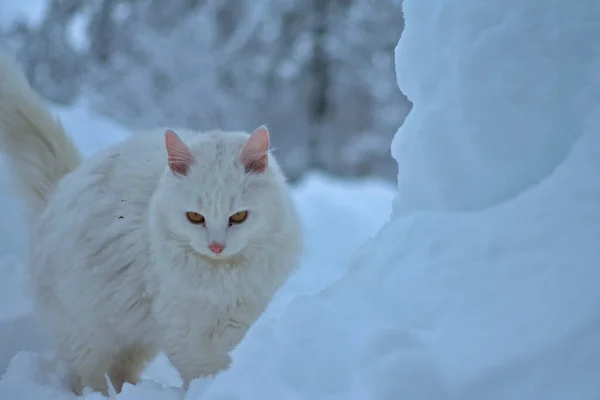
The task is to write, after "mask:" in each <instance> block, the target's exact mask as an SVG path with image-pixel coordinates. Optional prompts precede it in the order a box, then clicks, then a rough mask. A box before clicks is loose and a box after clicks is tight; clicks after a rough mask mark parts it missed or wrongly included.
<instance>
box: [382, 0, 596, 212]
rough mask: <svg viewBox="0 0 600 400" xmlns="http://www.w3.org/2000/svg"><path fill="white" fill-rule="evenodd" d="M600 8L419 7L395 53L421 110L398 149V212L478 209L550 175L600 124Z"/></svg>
mask: <svg viewBox="0 0 600 400" xmlns="http://www.w3.org/2000/svg"><path fill="white" fill-rule="evenodd" d="M599 7H600V5H599V4H598V2H597V1H595V0H580V1H576V2H568V1H561V0H547V1H534V0H523V1H522V0H510V1H509V0H507V1H504V0H492V1H476V0H460V1H457V0H439V1H438V0H435V1H432V0H422V1H414V0H408V1H406V2H405V3H404V5H403V9H404V12H405V18H406V28H405V31H404V33H403V40H401V41H400V43H399V45H398V48H397V52H396V63H397V76H398V80H399V85H400V87H401V88H402V90H403V91H404V93H406V95H407V96H408V97H409V98H410V99H411V100H412V101H413V103H414V107H415V109H414V110H413V111H412V112H411V113H410V115H409V117H408V119H407V120H406V122H405V123H404V125H403V128H402V130H401V132H400V134H399V135H397V136H396V138H395V140H394V144H393V155H394V157H395V158H396V160H397V161H398V164H399V175H398V182H399V189H400V192H401V196H400V197H399V198H398V200H397V202H396V212H398V213H402V214H405V213H407V212H409V211H411V210H414V209H429V210H467V211H468V210H476V209H481V208H485V207H487V206H491V205H493V204H496V203H499V202H502V201H505V200H507V199H509V198H511V197H513V196H515V195H516V194H518V193H520V192H522V191H524V190H526V189H528V188H529V187H531V186H532V185H534V184H536V183H537V182H539V181H541V180H543V179H544V178H546V177H547V176H548V175H549V174H550V173H551V172H552V171H553V169H554V168H555V167H556V165H558V164H559V163H560V162H561V161H563V160H564V158H565V157H566V155H567V154H568V152H569V149H570V148H571V146H572V144H573V143H574V142H575V141H576V140H577V138H579V137H581V135H582V134H583V133H584V132H585V131H587V130H589V129H591V128H592V127H597V126H598V125H599V122H600V121H599V118H600V114H599V113H598V112H597V107H598V99H599V98H600V90H599V89H600V79H599V78H600V76H599V74H598V71H599V70H600V68H599V67H600V65H599V64H598V61H599V60H598V52H599V51H600V43H599V42H598V41H597V40H594V39H591V38H596V37H598V36H599V35H600V25H598V17H599V13H600V11H599Z"/></svg>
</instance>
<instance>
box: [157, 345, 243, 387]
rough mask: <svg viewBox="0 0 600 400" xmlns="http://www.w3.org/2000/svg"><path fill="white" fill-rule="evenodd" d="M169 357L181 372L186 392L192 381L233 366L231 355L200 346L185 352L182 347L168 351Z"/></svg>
mask: <svg viewBox="0 0 600 400" xmlns="http://www.w3.org/2000/svg"><path fill="white" fill-rule="evenodd" d="M167 356H168V357H169V360H170V361H171V363H172V364H173V366H174V367H175V368H176V369H177V370H178V371H179V375H180V376H181V379H182V381H183V388H184V389H185V390H187V389H188V388H189V384H190V382H191V381H192V380H194V379H196V378H200V377H206V376H214V375H215V374H217V373H218V372H220V371H223V370H225V369H227V368H229V365H230V364H231V357H230V356H229V354H227V353H220V352H217V351H216V350H215V349H214V347H201V346H198V347H195V348H193V349H192V348H190V350H189V351H183V349H182V348H181V347H180V348H179V349H178V350H173V349H167Z"/></svg>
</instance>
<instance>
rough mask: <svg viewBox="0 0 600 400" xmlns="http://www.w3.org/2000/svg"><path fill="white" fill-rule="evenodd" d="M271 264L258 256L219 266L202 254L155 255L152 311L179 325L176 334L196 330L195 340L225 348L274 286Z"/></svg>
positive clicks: (256, 314) (261, 306) (253, 317)
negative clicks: (172, 256)
mask: <svg viewBox="0 0 600 400" xmlns="http://www.w3.org/2000/svg"><path fill="white" fill-rule="evenodd" d="M275 268H276V265H275V260H274V259H272V258H269V257H266V256H264V255H262V256H260V259H256V258H255V259H250V260H247V259H238V260H236V262H233V261H232V262H231V263H230V264H227V263H223V264H221V265H215V264H213V263H210V262H207V261H206V260H204V259H203V258H202V257H194V256H189V257H186V258H176V259H173V258H171V257H168V256H165V255H162V256H161V255H158V256H155V257H154V266H153V268H152V270H153V273H152V275H153V277H154V278H153V279H152V281H154V285H153V286H154V289H153V290H154V291H155V295H154V296H155V301H154V306H153V307H154V312H155V314H157V315H160V316H161V318H160V319H161V320H162V322H161V324H170V325H171V328H172V327H179V329H180V330H181V333H182V335H185V334H187V331H188V330H189V331H193V332H201V336H202V337H199V338H198V340H199V341H207V342H210V343H211V344H212V345H214V346H215V347H216V348H218V349H219V350H221V351H223V352H229V351H231V350H232V349H233V347H234V346H235V345H236V344H237V343H239V341H240V340H241V339H242V337H243V336H244V334H245V333H246V331H247V330H248V328H249V327H250V325H251V324H252V323H253V322H254V321H255V320H256V319H257V318H258V317H259V316H260V314H261V313H262V311H263V310H264V309H265V307H266V305H267V303H268V301H269V299H270V298H271V297H272V295H273V293H274V291H275V289H276V286H275V284H274V283H273V277H271V279H269V277H268V275H269V273H270V272H272V270H273V269H275ZM275 281H278V279H275Z"/></svg>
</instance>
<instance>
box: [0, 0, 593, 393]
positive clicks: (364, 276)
mask: <svg viewBox="0 0 600 400" xmlns="http://www.w3.org/2000/svg"><path fill="white" fill-rule="evenodd" d="M404 12H405V17H406V28H405V31H404V33H403V37H402V39H401V41H400V43H399V45H398V47H397V51H396V62H397V66H398V70H397V75H398V81H399V85H400V86H401V87H402V88H403V89H404V90H405V93H406V94H407V95H408V97H409V98H410V99H411V100H412V101H413V103H414V107H413V109H412V111H411V113H410V114H409V117H408V119H407V120H406V122H405V124H404V125H403V126H402V128H401V129H400V130H399V131H398V133H397V134H396V137H395V139H394V141H393V143H392V146H391V150H392V154H393V156H394V157H395V159H396V160H397V161H398V165H399V174H398V192H395V191H394V190H391V189H390V188H389V187H387V186H386V185H385V184H384V183H382V182H377V181H360V182H357V181H340V180H338V179H333V178H330V177H326V176H322V175H319V174H312V175H310V176H308V177H307V178H306V179H305V180H303V182H302V183H301V184H300V185H298V186H297V187H295V188H294V198H295V200H296V201H297V204H298V206H299V208H300V212H301V214H302V218H303V223H304V225H305V228H306V238H307V243H308V250H307V253H306V255H305V257H304V260H303V267H302V268H301V269H300V271H299V272H298V273H297V274H296V275H295V276H293V277H292V279H291V280H290V282H289V283H288V284H287V285H286V286H285V287H284V288H282V290H281V291H280V292H279V293H278V295H277V296H276V298H275V299H274V302H273V304H272V305H271V307H270V308H269V309H268V310H267V312H266V313H265V315H263V317H261V319H260V320H259V321H258V322H257V323H256V324H255V325H254V326H253V327H252V328H251V329H250V331H249V332H248V335H247V336H246V338H245V339H244V340H243V341H242V343H241V344H240V346H239V347H238V348H237V349H236V350H235V351H234V352H233V354H232V356H233V364H232V366H231V368H230V369H229V370H228V371H225V372H223V373H221V374H219V375H218V376H217V377H216V378H214V379H212V380H200V379H199V380H196V381H194V382H193V383H192V387H191V388H190V390H189V391H188V392H187V393H184V392H183V391H182V390H181V389H179V388H177V386H178V379H177V374H176V373H175V372H174V371H173V370H172V368H171V367H170V366H169V365H168V363H167V362H166V361H165V359H164V357H162V358H159V359H158V360H157V361H156V362H155V363H154V364H153V365H152V366H151V367H150V368H149V370H148V371H147V373H146V378H147V379H145V380H144V381H143V382H142V383H141V384H139V385H138V386H135V387H133V386H130V385H126V386H125V388H124V390H123V392H122V393H121V394H120V395H119V396H118V399H121V400H123V399H126V400H139V399H149V400H153V399H159V398H160V399H167V400H170V399H182V400H209V399H210V400H215V399H221V400H224V399H227V400H246V399H248V400H252V399H286V400H296V399H298V400H299V399H303V400H304V399H323V400H338V399H339V400H342V399H343V400H363V399H374V400H379V399H382V400H387V399H400V398H401V399H409V400H413V399H415V400H430V399H431V400H440V399H450V400H458V399H460V400H476V399H477V400H481V399H485V400H504V399H511V400H559V399H561V400H564V399H577V400H595V399H598V398H600V380H599V379H598V373H600V308H598V304H600V290H598V286H599V285H600V270H599V269H598V267H597V263H598V260H599V259H600V246H598V244H597V242H598V238H600V201H599V199H600V179H597V175H598V173H597V171H599V170H600V129H598V127H599V126H600V120H599V118H600V113H599V112H598V111H599V110H598V104H600V103H599V102H598V100H599V96H600V87H598V86H599V85H600V68H598V67H599V63H598V61H600V51H599V50H600V42H598V41H595V40H590V38H594V37H598V34H599V33H600V32H598V31H599V30H600V26H599V25H598V24H597V23H596V21H597V20H598V19H599V18H600V3H596V2H594V1H591V0H581V1H579V2H575V3H567V2H562V1H558V0H549V1H546V2H544V3H543V4H542V3H541V2H539V1H537V0H488V1H486V2H481V1H478V0H404ZM78 112H79V111H76V112H74V113H73V114H72V118H73V121H74V122H73V130H77V131H78V133H77V135H88V137H87V138H84V136H79V139H78V141H79V142H80V143H82V144H85V143H88V144H89V145H90V147H89V149H90V151H92V150H93V148H94V146H95V140H96V138H97V137H99V135H94V134H93V132H94V131H96V132H102V133H103V134H106V132H107V131H115V132H116V131H117V129H114V130H113V127H111V126H110V125H109V126H108V127H106V128H100V129H96V128H94V127H93V125H90V126H89V132H88V129H87V128H88V125H87V123H86V122H85V121H86V118H87V116H86V114H85V112H80V113H79V114H77V113H78ZM77 115H79V116H77ZM75 121H76V122H75ZM79 124H84V125H83V126H79V128H81V129H75V128H76V126H77V125H79ZM119 135H120V134H118V133H117V134H115V136H114V138H112V137H108V138H106V139H105V138H103V139H102V140H106V142H104V143H103V144H102V145H105V144H107V143H108V142H110V141H111V140H115V138H116V139H118V136H119ZM99 147H101V146H99ZM392 197H395V199H394V203H393V212H392V202H391V200H392ZM10 207H12V206H10ZM9 210H12V208H9ZM388 217H389V218H388ZM388 219H389V220H388ZM11 226H14V224H13V225H11ZM380 227H381V228H380ZM371 236H373V238H372V239H371V240H369V239H368V238H369V237H371ZM3 237H4V236H3ZM10 238H11V239H12V236H10ZM9 248H10V247H9ZM17 259H18V260H21V259H22V255H20V254H18V255H17ZM17 264H18V263H16V262H15V260H14V259H12V261H7V262H5V263H4V264H3V266H2V268H3V271H2V272H0V276H3V278H4V280H3V281H2V282H1V283H0V284H1V285H2V286H3V288H2V289H5V290H0V293H2V296H6V299H4V298H2V300H4V301H2V302H1V303H0V304H2V305H3V306H4V309H0V311H2V313H3V314H2V316H4V315H6V317H2V316H0V321H5V322H4V324H3V325H0V328H4V331H0V334H1V335H4V336H0V339H2V341H0V345H4V347H5V348H2V349H1V351H0V356H2V357H0V361H2V360H6V362H7V363H8V362H10V364H9V365H8V368H7V372H6V374H5V375H4V377H3V378H2V380H0V398H1V399H3V400H4V399H7V400H12V399H40V400H44V399H49V398H53V399H60V400H62V399H73V398H74V395H72V394H69V393H68V392H67V391H66V389H65V387H64V382H63V380H64V370H63V368H62V367H61V366H60V365H59V364H58V363H56V362H55V361H53V360H52V358H51V357H49V356H48V350H47V348H46V347H44V346H42V345H40V342H39V341H37V340H35V335H34V334H33V333H32V332H31V330H33V329H34V328H33V325H27V323H26V322H24V321H26V320H27V319H28V318H29V314H28V312H29V309H28V307H27V301H26V293H25V292H24V291H23V290H21V289H20V285H21V283H20V282H22V276H21V274H22V272H21V271H22V266H20V265H17ZM19 318H20V320H19ZM17 320H19V322H16V323H15V324H17V323H18V324H21V325H12V321H17ZM14 326H17V327H18V328H12V332H13V333H14V337H12V339H13V340H14V342H15V343H12V344H10V346H6V345H5V343H6V342H7V341H6V340H4V337H8V336H7V335H6V334H4V333H2V332H6V330H7V328H8V330H10V329H11V328H10V327H14ZM21 329H22V330H21ZM21 342H22V343H21ZM19 350H20V351H19ZM15 353H16V354H15ZM7 354H8V355H7ZM2 367H4V365H0V369H1V368H2ZM84 397H85V398H86V399H99V398H100V396H99V395H98V394H87V395H85V396H84Z"/></svg>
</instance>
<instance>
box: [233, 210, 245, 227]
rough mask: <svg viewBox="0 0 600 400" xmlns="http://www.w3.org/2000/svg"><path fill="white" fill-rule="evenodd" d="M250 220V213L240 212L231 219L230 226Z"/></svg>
mask: <svg viewBox="0 0 600 400" xmlns="http://www.w3.org/2000/svg"><path fill="white" fill-rule="evenodd" d="M246 218H248V211H238V212H236V213H235V214H232V215H231V216H230V217H229V223H230V224H241V223H242V222H244V221H245V220H246Z"/></svg>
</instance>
